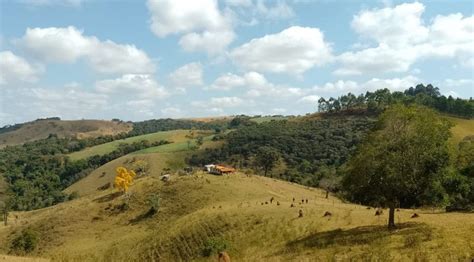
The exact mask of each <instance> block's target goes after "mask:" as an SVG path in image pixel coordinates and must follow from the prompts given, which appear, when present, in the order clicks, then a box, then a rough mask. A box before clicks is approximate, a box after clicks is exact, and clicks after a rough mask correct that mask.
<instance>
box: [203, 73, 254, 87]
mask: <svg viewBox="0 0 474 262" xmlns="http://www.w3.org/2000/svg"><path fill="white" fill-rule="evenodd" d="M245 83H246V81H245V79H244V78H243V77H241V76H238V75H234V74H232V73H227V74H224V75H221V76H220V77H218V78H217V79H216V80H214V83H212V85H211V86H210V87H209V89H216V90H231V89H233V88H235V87H241V86H244V85H245Z"/></svg>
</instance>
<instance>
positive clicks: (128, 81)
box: [96, 74, 169, 101]
mask: <svg viewBox="0 0 474 262" xmlns="http://www.w3.org/2000/svg"><path fill="white" fill-rule="evenodd" d="M96 90H97V91H98V92H100V93H104V94H122V95H123V96H124V97H127V98H128V97H140V98H142V99H161V98H164V97H167V96H168V95H169V94H168V92H167V91H166V90H165V89H164V88H163V87H162V86H160V85H159V84H158V83H157V82H156V81H155V80H154V79H153V77H152V76H151V75H140V74H139V75H137V74H126V75H123V76H121V77H119V78H116V79H107V80H101V81H98V82H97V83H96ZM142 101H144V100H142Z"/></svg>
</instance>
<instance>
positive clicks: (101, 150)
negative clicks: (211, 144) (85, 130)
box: [69, 130, 209, 160]
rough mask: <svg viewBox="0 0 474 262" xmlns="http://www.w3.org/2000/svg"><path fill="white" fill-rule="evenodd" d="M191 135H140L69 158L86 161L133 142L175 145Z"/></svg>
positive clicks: (89, 148)
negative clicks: (160, 142)
mask: <svg viewBox="0 0 474 262" xmlns="http://www.w3.org/2000/svg"><path fill="white" fill-rule="evenodd" d="M189 134H190V131H189V130H173V131H162V132H156V133H151V134H146V135H140V136H133V137H129V138H126V139H120V140H115V141H112V142H109V143H105V144H100V145H97V146H92V147H88V148H85V149H83V150H81V151H77V152H74V153H71V154H69V157H70V158H71V159H72V160H77V159H84V158H87V157H90V156H93V155H104V154H107V153H110V152H112V151H114V150H115V149H117V148H118V146H119V145H120V144H122V143H126V144H131V143H133V142H138V141H141V140H147V141H148V142H150V143H153V142H158V141H160V140H167V141H170V142H173V143H174V142H183V141H185V140H186V139H187V138H186V136H188V135H189ZM200 134H205V135H208V134H209V132H205V131H202V132H200Z"/></svg>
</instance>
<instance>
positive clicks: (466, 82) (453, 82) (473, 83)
mask: <svg viewBox="0 0 474 262" xmlns="http://www.w3.org/2000/svg"><path fill="white" fill-rule="evenodd" d="M444 85H445V86H447V87H450V88H453V87H465V88H470V89H471V92H474V79H449V78H448V79H446V80H445V81H444Z"/></svg>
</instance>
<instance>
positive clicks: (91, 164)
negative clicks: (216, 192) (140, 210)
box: [0, 136, 168, 210]
mask: <svg viewBox="0 0 474 262" xmlns="http://www.w3.org/2000/svg"><path fill="white" fill-rule="evenodd" d="M76 141H77V140H74V139H62V138H57V137H56V136H50V137H49V138H47V139H42V140H38V141H34V142H29V143H25V144H23V145H19V146H7V147H5V148H4V149H2V150H0V173H1V175H3V176H4V178H5V181H6V182H7V184H8V185H9V191H10V192H11V194H12V200H11V201H12V204H11V208H12V209H13V210H32V209H38V208H43V207H47V206H51V205H54V204H57V203H60V202H62V201H65V200H68V199H69V197H68V196H67V195H66V194H64V193H63V192H62V190H63V189H64V188H66V187H68V186H69V185H71V184H72V183H74V182H75V181H77V180H79V179H81V178H82V177H84V176H86V175H87V174H89V173H90V172H92V170H94V169H96V168H97V167H99V166H101V165H103V164H105V163H107V162H109V161H111V160H113V159H116V158H118V157H121V156H123V155H126V154H128V153H131V152H134V151H137V150H141V149H144V148H148V147H151V146H157V145H162V144H167V143H168V142H167V141H159V142H157V143H149V142H148V141H146V140H144V141H139V142H134V143H131V144H121V145H120V146H119V147H118V148H117V149H116V150H114V151H112V152H110V153H109V154H106V155H102V156H99V155H95V156H91V157H89V158H87V159H82V160H78V161H71V160H70V159H69V158H68V157H67V156H66V155H65V154H67V153H69V152H70V150H71V148H75V146H74V145H75V144H76Z"/></svg>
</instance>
